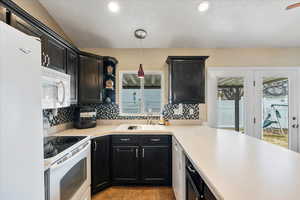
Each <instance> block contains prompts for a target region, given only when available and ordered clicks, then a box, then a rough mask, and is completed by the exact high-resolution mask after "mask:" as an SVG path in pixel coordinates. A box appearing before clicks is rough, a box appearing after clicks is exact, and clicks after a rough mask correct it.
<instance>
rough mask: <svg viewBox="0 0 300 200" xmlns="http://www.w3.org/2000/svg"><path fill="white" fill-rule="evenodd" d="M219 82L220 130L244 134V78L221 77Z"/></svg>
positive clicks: (218, 123) (218, 110)
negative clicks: (231, 130) (224, 129)
mask: <svg viewBox="0 0 300 200" xmlns="http://www.w3.org/2000/svg"><path fill="white" fill-rule="evenodd" d="M217 82H218V96H217V98H218V100H217V106H218V108H217V112H218V113H217V126H218V128H226V129H234V130H236V131H239V132H241V133H244V78H243V77H219V78H218V79H217Z"/></svg>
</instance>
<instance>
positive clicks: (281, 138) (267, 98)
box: [262, 77, 289, 148]
mask: <svg viewBox="0 0 300 200" xmlns="http://www.w3.org/2000/svg"><path fill="white" fill-rule="evenodd" d="M288 84H289V83H288V78H285V77H279V78H278V77H263V96H262V98H263V99H262V109H263V111H262V114H263V118H262V119H263V123H262V125H263V126H262V139H263V140H265V141H268V142H270V143H273V144H277V145H280V146H283V147H286V148H288V135H289V130H288V127H289V119H288V118H289V105H288V102H289V91H288V88H289V87H288V86H289V85H288Z"/></svg>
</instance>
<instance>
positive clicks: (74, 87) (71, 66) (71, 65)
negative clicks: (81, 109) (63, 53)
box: [67, 50, 78, 104]
mask: <svg viewBox="0 0 300 200" xmlns="http://www.w3.org/2000/svg"><path fill="white" fill-rule="evenodd" d="M67 74H69V75H70V76H71V103H72V104H77V102H78V55H77V53H75V52H73V51H72V50H68V51H67Z"/></svg>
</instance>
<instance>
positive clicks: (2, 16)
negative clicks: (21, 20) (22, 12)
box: [0, 3, 7, 23]
mask: <svg viewBox="0 0 300 200" xmlns="http://www.w3.org/2000/svg"><path fill="white" fill-rule="evenodd" d="M0 21H3V22H5V23H6V22H7V21H6V8H4V7H3V5H2V4H1V3H0Z"/></svg>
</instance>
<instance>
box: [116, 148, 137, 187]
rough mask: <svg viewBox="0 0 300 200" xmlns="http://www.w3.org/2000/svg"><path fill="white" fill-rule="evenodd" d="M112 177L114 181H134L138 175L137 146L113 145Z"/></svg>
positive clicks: (119, 182) (121, 182)
mask: <svg viewBox="0 0 300 200" xmlns="http://www.w3.org/2000/svg"><path fill="white" fill-rule="evenodd" d="M112 154H113V155H112V177H113V181H114V183H118V184H126V183H136V182H137V181H138V176H139V163H138V159H139V158H138V157H139V152H138V147H137V146H113V150H112Z"/></svg>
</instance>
